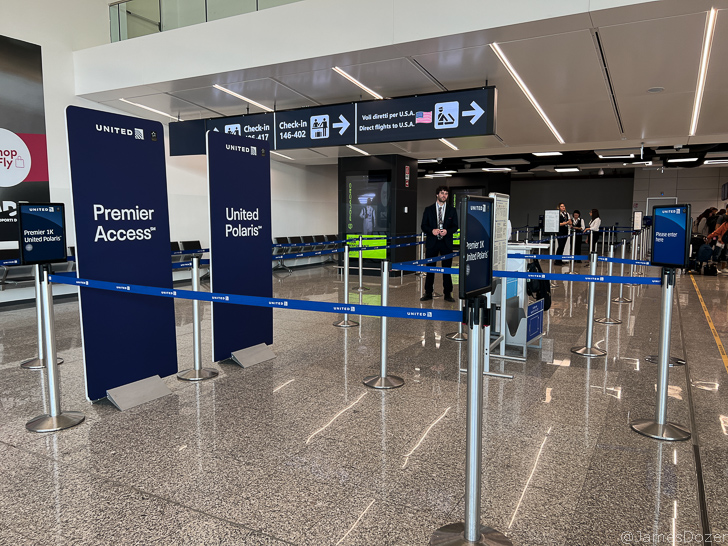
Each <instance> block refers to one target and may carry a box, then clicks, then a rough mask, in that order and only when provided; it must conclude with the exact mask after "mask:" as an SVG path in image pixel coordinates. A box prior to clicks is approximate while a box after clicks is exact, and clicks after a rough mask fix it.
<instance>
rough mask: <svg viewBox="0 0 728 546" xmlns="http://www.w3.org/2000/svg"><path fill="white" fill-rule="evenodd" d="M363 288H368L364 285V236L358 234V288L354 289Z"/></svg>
mask: <svg viewBox="0 0 728 546" xmlns="http://www.w3.org/2000/svg"><path fill="white" fill-rule="evenodd" d="M364 290H369V288H367V287H366V286H364V237H362V236H361V235H359V288H357V289H356V291H357V292H364Z"/></svg>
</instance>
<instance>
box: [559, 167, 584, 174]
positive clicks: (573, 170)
mask: <svg viewBox="0 0 728 546" xmlns="http://www.w3.org/2000/svg"><path fill="white" fill-rule="evenodd" d="M554 170H555V171H556V172H557V173H578V172H579V167H556V168H555V169H554Z"/></svg>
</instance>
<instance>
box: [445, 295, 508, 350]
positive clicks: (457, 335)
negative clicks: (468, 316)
mask: <svg viewBox="0 0 728 546" xmlns="http://www.w3.org/2000/svg"><path fill="white" fill-rule="evenodd" d="M502 289H503V290H505V283H504V286H503V287H502ZM463 305H464V304H463V300H460V313H461V314H462V312H463ZM445 337H446V338H447V339H449V340H450V341H467V339H468V334H467V333H465V332H463V321H460V323H459V324H458V331H457V332H452V333H450V334H447V335H445Z"/></svg>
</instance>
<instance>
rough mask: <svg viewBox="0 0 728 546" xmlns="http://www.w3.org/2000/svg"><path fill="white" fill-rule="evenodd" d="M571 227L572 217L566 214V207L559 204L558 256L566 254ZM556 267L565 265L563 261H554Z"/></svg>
mask: <svg viewBox="0 0 728 546" xmlns="http://www.w3.org/2000/svg"><path fill="white" fill-rule="evenodd" d="M570 225H571V216H570V215H569V213H568V212H566V205H564V204H563V203H559V239H557V244H556V254H558V255H559V256H561V255H562V254H563V253H564V247H565V246H566V240H567V236H568V235H569V226H570ZM554 265H564V262H562V261H561V260H556V261H554Z"/></svg>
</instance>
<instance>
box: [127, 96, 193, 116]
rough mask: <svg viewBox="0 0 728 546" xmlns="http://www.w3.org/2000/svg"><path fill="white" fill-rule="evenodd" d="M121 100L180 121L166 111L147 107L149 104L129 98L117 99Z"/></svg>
mask: <svg viewBox="0 0 728 546" xmlns="http://www.w3.org/2000/svg"><path fill="white" fill-rule="evenodd" d="M119 100H120V101H121V102H125V103H127V104H131V105H132V106H136V107H137V108H143V109H144V110H149V111H150V112H154V113H155V114H159V115H160V116H167V117H168V118H170V119H173V120H174V121H182V120H181V119H179V118H178V117H176V116H173V115H172V114H168V113H166V112H162V111H161V110H155V109H154V108H149V106H144V105H143V104H139V103H138V102H132V101H130V100H126V99H119Z"/></svg>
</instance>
